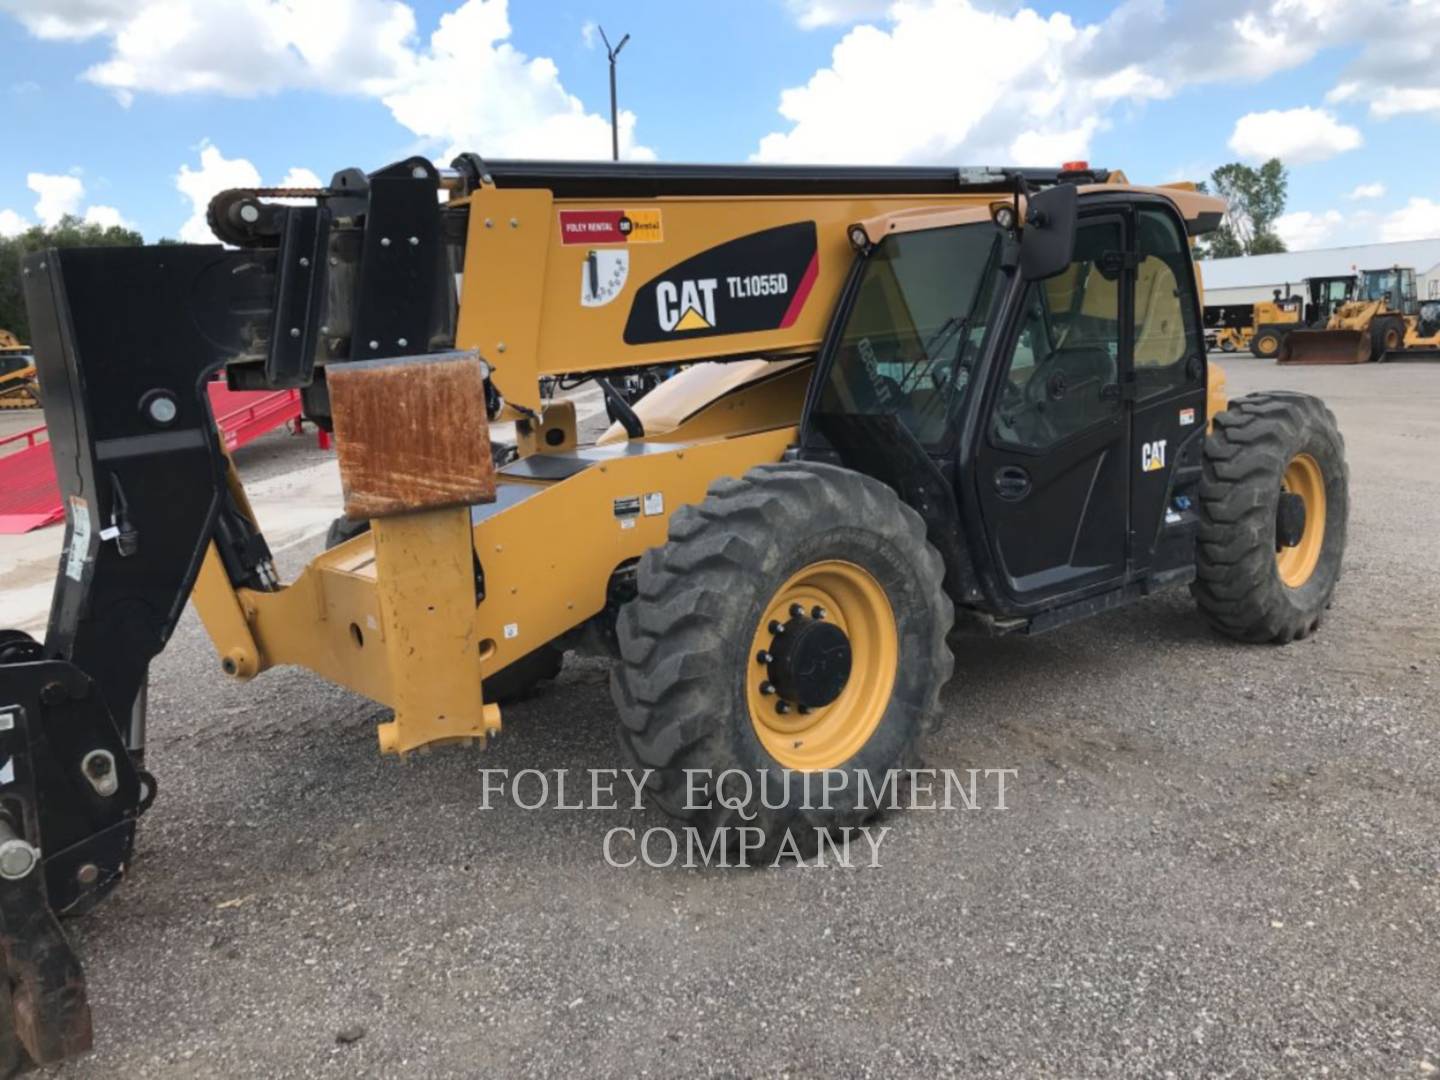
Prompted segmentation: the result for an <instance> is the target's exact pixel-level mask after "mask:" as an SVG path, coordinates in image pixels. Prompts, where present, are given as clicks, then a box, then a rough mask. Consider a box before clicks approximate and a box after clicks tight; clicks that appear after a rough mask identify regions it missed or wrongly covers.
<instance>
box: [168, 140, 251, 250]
mask: <svg viewBox="0 0 1440 1080" xmlns="http://www.w3.org/2000/svg"><path fill="white" fill-rule="evenodd" d="M175 186H176V188H178V189H179V191H180V194H181V195H184V196H185V198H187V199H189V200H190V217H189V218H188V219H187V220H186V222H185V224H184V225H181V226H180V239H181V240H183V241H184V242H185V243H187V244H213V243H215V242H216V240H215V234H214V233H212V232H211V231H210V226H209V224H208V223H207V222H206V221H205V211H206V209H207V208H208V207H209V205H210V200H211V199H212V198H213V197H214V196H216V195H218V194H219V193H220V192H222V191H225V190H227V189H228V188H237V187H259V186H260V170H259V169H257V168H255V166H254V165H252V164H251V163H250V162H249V161H247V160H246V159H245V158H227V157H226V156H225V155H224V154H222V153H221V152H220V148H219V147H218V146H216V145H214V144H213V143H210V142H205V143H202V144H201V146H200V167H199V168H198V169H192V168H191V167H190V166H189V165H181V166H180V171H179V172H178V173H176V174H175Z"/></svg>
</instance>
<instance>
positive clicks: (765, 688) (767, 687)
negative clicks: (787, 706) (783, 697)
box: [760, 682, 784, 705]
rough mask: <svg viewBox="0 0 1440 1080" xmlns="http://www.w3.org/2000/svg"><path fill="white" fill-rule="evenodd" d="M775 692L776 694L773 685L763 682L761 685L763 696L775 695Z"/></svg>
mask: <svg viewBox="0 0 1440 1080" xmlns="http://www.w3.org/2000/svg"><path fill="white" fill-rule="evenodd" d="M774 692H775V687H774V685H773V684H771V683H768V682H762V683H761V684H760V693H762V694H773V693H774ZM781 704H782V705H783V704H784V702H781Z"/></svg>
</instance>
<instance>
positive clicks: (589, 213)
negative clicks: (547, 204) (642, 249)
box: [560, 210, 665, 245]
mask: <svg viewBox="0 0 1440 1080" xmlns="http://www.w3.org/2000/svg"><path fill="white" fill-rule="evenodd" d="M663 239H665V234H664V229H663V228H662V227H661V222H660V211H659V210H561V211H560V242H561V243H562V244H592V245H593V244H658V243H659V242H660V241H661V240H663Z"/></svg>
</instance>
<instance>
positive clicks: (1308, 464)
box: [1275, 454, 1325, 589]
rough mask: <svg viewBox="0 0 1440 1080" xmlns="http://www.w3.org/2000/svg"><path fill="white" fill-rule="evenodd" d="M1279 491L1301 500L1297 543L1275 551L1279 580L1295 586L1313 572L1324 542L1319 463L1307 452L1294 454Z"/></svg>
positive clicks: (1322, 485) (1323, 513)
mask: <svg viewBox="0 0 1440 1080" xmlns="http://www.w3.org/2000/svg"><path fill="white" fill-rule="evenodd" d="M1280 490H1281V491H1288V492H1289V493H1290V494H1292V495H1299V496H1300V498H1301V499H1302V500H1304V502H1305V531H1304V532H1303V533H1301V535H1300V542H1299V543H1298V544H1296V545H1295V546H1294V547H1287V548H1281V549H1280V550H1279V551H1277V552H1276V553H1275V568H1276V570H1277V571H1279V574H1280V580H1281V581H1282V582H1284V583H1285V585H1286V586H1288V587H1289V588H1291V589H1298V588H1300V586H1302V585H1304V584H1305V583H1306V582H1307V581H1309V580H1310V576H1311V575H1312V574H1314V573H1315V567H1316V566H1317V565H1318V564H1319V562H1320V549H1321V548H1322V547H1323V546H1324V543H1325V474H1324V473H1322V472H1321V471H1320V463H1319V462H1318V461H1316V460H1315V459H1314V458H1313V457H1311V456H1310V455H1309V454H1296V455H1295V457H1294V458H1293V459H1291V461H1290V464H1289V465H1287V466H1285V476H1284V478H1283V479H1282V480H1281V481H1280Z"/></svg>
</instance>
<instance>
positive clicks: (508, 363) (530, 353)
mask: <svg viewBox="0 0 1440 1080" xmlns="http://www.w3.org/2000/svg"><path fill="white" fill-rule="evenodd" d="M993 201H995V197H994V196H993V195H987V196H981V195H950V196H939V195H937V196H926V197H924V198H921V199H917V198H916V197H915V196H913V195H912V196H900V195H894V196H874V197H856V196H816V197H809V198H802V197H797V196H786V197H779V196H776V197H764V196H752V197H731V198H711V197H705V198H701V197H670V198H656V199H641V200H626V201H620V200H569V199H554V198H552V196H551V193H550V192H549V191H546V190H513V189H497V188H493V187H486V188H481V189H480V190H478V191H476V192H475V193H473V194H472V195H470V196H469V205H470V222H469V236H468V243H467V247H466V256H465V272H464V275H463V280H462V284H461V295H460V319H459V324H458V327H457V331H456V345H457V347H459V348H462V349H478V350H479V351H480V355H481V356H483V357H484V358H485V360H486V362H487V363H489V364H490V365H491V368H492V369H493V375H492V378H493V379H494V382H495V385H496V386H497V387H498V388H499V390H500V392H501V394H502V395H503V396H504V397H505V399H506V401H507V402H508V403H509V404H511V405H512V406H519V407H521V409H528V410H530V411H532V412H539V411H540V408H541V400H540V391H539V378H540V376H542V375H555V374H565V373H570V372H580V371H586V372H604V371H608V370H614V369H618V368H630V367H636V366H641V365H648V364H659V363H667V364H670V363H673V364H683V363H687V362H692V361H696V360H709V359H717V358H725V357H742V358H743V357H749V356H795V355H804V354H807V353H811V352H814V351H815V350H816V349H817V348H818V347H819V344H820V340H821V337H822V336H823V335H824V332H825V328H826V326H827V325H828V323H829V319H830V315H831V312H832V310H833V307H834V302H835V298H836V296H838V295H839V292H840V286H841V284H842V283H843V282H844V280H845V277H846V275H847V274H848V273H849V272H850V267H851V263H852V261H853V258H854V251H853V249H852V247H851V243H850V239H849V235H848V230H849V226H850V225H852V224H853V223H855V222H858V221H860V220H861V219H865V218H871V217H875V216H877V215H881V214H884V213H887V212H890V211H894V210H900V209H916V208H917V207H919V208H937V209H943V208H945V207H962V206H981V207H983V206H987V205H988V204H989V203H991V202H993ZM625 222H629V225H628V226H627V225H625V224H624V223H625Z"/></svg>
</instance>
